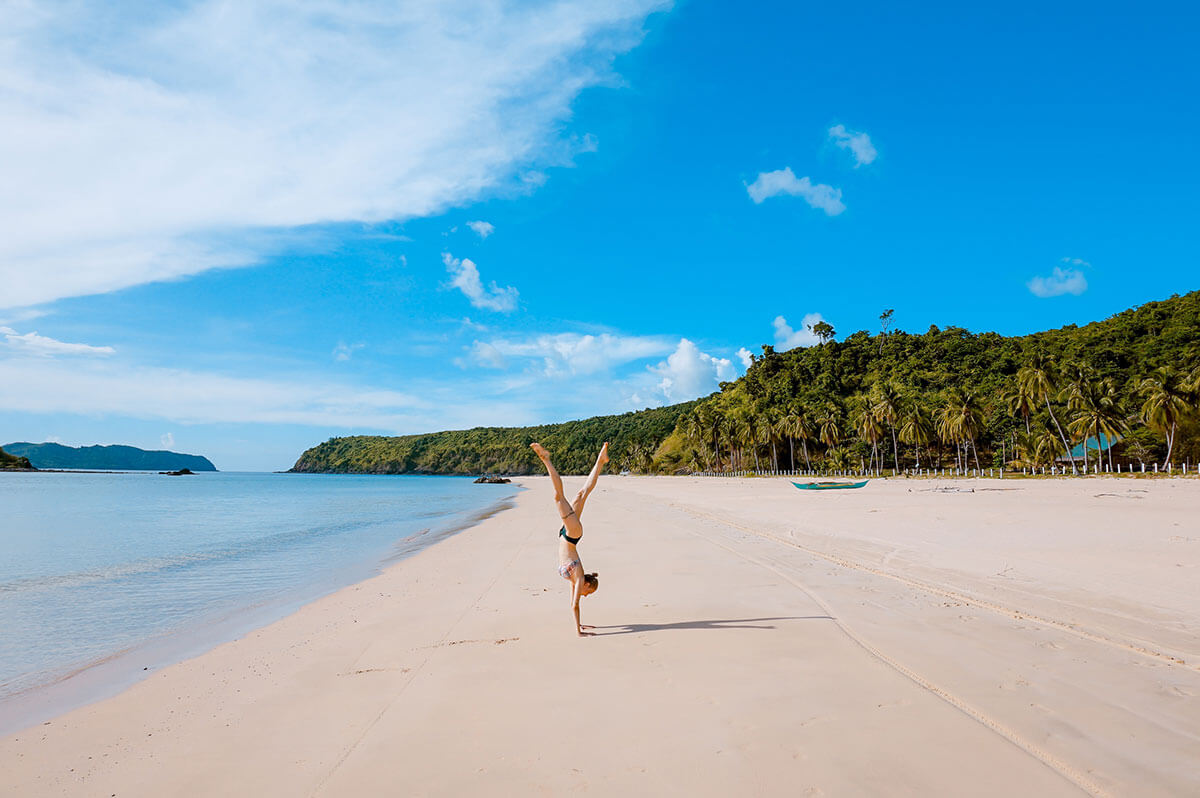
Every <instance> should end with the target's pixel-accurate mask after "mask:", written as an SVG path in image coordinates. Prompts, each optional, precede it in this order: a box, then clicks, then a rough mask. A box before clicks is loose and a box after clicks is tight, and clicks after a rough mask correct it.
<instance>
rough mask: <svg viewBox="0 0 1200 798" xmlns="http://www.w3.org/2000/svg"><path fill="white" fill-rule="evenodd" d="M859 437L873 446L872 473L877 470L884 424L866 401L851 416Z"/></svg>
mask: <svg viewBox="0 0 1200 798" xmlns="http://www.w3.org/2000/svg"><path fill="white" fill-rule="evenodd" d="M851 419H852V421H853V422H854V429H855V431H856V432H857V433H858V435H859V437H860V438H862V439H863V440H864V441H866V442H867V443H870V444H871V468H870V470H871V471H874V470H875V456H876V454H877V453H878V452H879V441H880V440H881V439H882V438H883V424H881V423H880V422H879V417H878V416H876V415H875V413H874V411H873V410H872V408H871V406H870V405H869V404H868V403H867V402H866V401H865V400H864V401H862V402H861V403H860V404H859V405H858V406H857V407H855V408H854V411H853V414H852V416H851Z"/></svg>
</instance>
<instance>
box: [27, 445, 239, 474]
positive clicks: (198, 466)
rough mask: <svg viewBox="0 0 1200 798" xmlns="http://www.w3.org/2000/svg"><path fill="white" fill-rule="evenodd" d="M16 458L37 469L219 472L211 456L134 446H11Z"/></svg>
mask: <svg viewBox="0 0 1200 798" xmlns="http://www.w3.org/2000/svg"><path fill="white" fill-rule="evenodd" d="M4 448H5V449H7V450H8V451H9V452H11V453H12V454H14V455H21V456H24V457H27V458H29V461H30V462H31V463H33V464H34V466H36V467H37V468H70V469H81V470H85V471H177V470H179V469H181V468H189V469H191V470H192V471H216V470H217V469H216V467H215V466H214V465H213V464H212V463H211V462H209V460H208V458H207V457H201V456H199V455H195V454H178V453H176V452H165V451H146V450H145V449H138V448H135V447H133V446H81V447H74V446H63V445H62V444H60V443H7V444H5V445H4Z"/></svg>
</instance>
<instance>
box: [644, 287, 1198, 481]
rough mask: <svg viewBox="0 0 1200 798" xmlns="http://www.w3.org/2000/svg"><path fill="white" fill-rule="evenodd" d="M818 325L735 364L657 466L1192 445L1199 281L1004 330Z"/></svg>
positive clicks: (960, 457) (871, 461) (889, 463)
mask: <svg viewBox="0 0 1200 798" xmlns="http://www.w3.org/2000/svg"><path fill="white" fill-rule="evenodd" d="M890 316H891V314H890V312H889V311H885V312H884V313H883V314H882V315H881V316H880V320H881V322H882V324H881V329H882V330H886V327H887V322H888V321H889V320H890ZM814 332H817V333H818V335H821V333H822V332H824V333H825V335H823V336H821V337H823V338H825V339H826V340H825V341H824V342H823V343H821V344H818V345H817V346H813V347H809V348H805V349H793V350H790V351H788V352H775V351H774V350H773V349H772V348H771V347H769V346H764V347H763V354H762V356H761V357H757V358H755V362H754V363H753V365H752V366H751V367H750V368H749V369H748V371H747V373H746V375H745V376H744V377H742V378H741V379H739V380H737V381H736V382H734V383H727V384H723V385H722V391H721V393H720V394H717V395H714V396H712V397H710V398H708V399H706V400H705V401H703V402H700V403H698V404H697V406H696V408H695V409H694V410H693V411H692V412H691V413H688V414H687V415H686V416H684V417H683V418H681V420H680V424H679V426H678V428H677V429H676V431H675V433H674V434H673V435H672V436H671V437H670V438H669V439H668V441H667V442H666V443H665V444H664V446H663V447H662V450H661V451H660V452H658V458H657V463H658V465H659V467H660V468H662V469H664V470H676V469H679V468H686V469H690V470H702V469H703V470H724V469H729V468H731V467H732V468H737V469H756V468H761V469H788V468H792V467H793V465H792V464H793V462H794V463H795V467H797V468H814V469H817V470H827V471H835V470H849V469H868V470H870V469H876V470H883V469H889V470H890V469H894V468H899V469H904V468H914V467H921V466H922V465H924V466H926V467H928V466H935V467H937V466H947V465H949V466H959V467H964V468H975V467H983V468H988V467H993V466H999V465H1002V464H1007V465H1008V466H1010V467H1014V466H1015V467H1022V466H1049V465H1052V464H1054V463H1056V462H1057V463H1059V464H1060V465H1062V464H1068V463H1071V462H1072V460H1073V459H1080V458H1081V459H1083V460H1085V461H1086V462H1085V463H1082V462H1081V463H1079V465H1080V466H1081V467H1082V466H1085V465H1087V466H1092V467H1094V466H1095V465H1096V459H1095V458H1096V456H1097V455H1098V454H1099V452H1098V451H1097V448H1098V447H1096V441H1099V440H1110V439H1119V441H1120V442H1119V443H1118V444H1117V445H1116V446H1115V447H1113V448H1112V450H1110V451H1105V452H1104V458H1105V459H1104V460H1102V461H1101V462H1102V463H1103V464H1104V465H1110V462H1111V461H1113V458H1116V461H1118V462H1121V463H1126V464H1129V463H1143V462H1144V463H1153V462H1159V463H1162V464H1164V465H1165V463H1166V462H1168V461H1171V462H1174V463H1180V462H1183V461H1185V460H1186V461H1190V462H1191V463H1195V462H1197V459H1198V458H1200V412H1198V404H1200V292H1192V293H1190V294H1187V295H1186V296H1174V297H1171V298H1170V299H1168V300H1165V301H1163V302H1151V303H1147V304H1146V305H1143V306H1141V307H1138V308H1133V309H1131V310H1127V311H1125V312H1123V313H1120V314H1118V315H1116V316H1113V317H1112V318H1109V319H1106V320H1104V321H1100V322H1094V323H1092V324H1088V325H1086V326H1084V327H1077V326H1075V325H1070V326H1067V327H1063V328H1061V329H1057V330H1050V331H1046V332H1040V333H1035V334H1033V335H1026V336H1019V337H1011V338H1006V337H1004V336H1001V335H997V334H996V333H980V334H976V333H971V332H969V331H967V330H964V329H961V328H957V327H951V328H948V329H945V330H942V329H938V328H937V327H931V328H930V329H929V331H928V332H926V333H924V334H922V335H913V334H910V333H906V332H900V331H897V332H891V333H887V332H883V331H881V332H880V333H879V334H876V335H871V334H869V333H867V332H856V333H854V334H853V335H850V336H849V337H847V338H846V339H845V340H843V341H835V340H831V339H832V332H833V331H832V329H827V330H825V331H821V330H814ZM1102 436H1103V437H1102ZM1085 441H1087V442H1088V443H1089V444H1090V446H1085V445H1081V444H1083V443H1084V442H1085ZM1072 449H1075V450H1076V451H1075V454H1074V458H1072V457H1070V456H1068V452H1070V451H1071V450H1072Z"/></svg>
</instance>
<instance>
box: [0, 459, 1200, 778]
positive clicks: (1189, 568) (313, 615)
mask: <svg viewBox="0 0 1200 798" xmlns="http://www.w3.org/2000/svg"><path fill="white" fill-rule="evenodd" d="M566 481H567V483H568V489H570V488H571V487H572V485H573V483H574V482H576V481H577V478H575V479H572V478H568V479H567V480H566ZM1006 482H1007V480H1006ZM918 484H921V483H909V484H907V485H906V484H904V481H903V480H881V481H880V482H879V483H878V484H874V483H873V484H872V485H871V486H868V488H866V489H865V490H861V491H846V492H842V491H833V492H829V493H809V492H805V491H797V490H795V489H794V488H792V487H791V485H790V484H788V483H787V481H786V480H785V479H779V480H770V479H765V478H764V479H757V480H744V479H737V478H734V479H719V478H690V477H619V478H618V477H611V476H607V477H604V478H602V480H601V483H600V486H599V488H598V489H597V494H594V495H593V498H592V499H591V500H590V501H589V504H588V519H587V522H586V530H587V532H586V534H587V537H586V538H585V540H584V542H583V543H581V545H580V551H581V553H582V554H583V557H584V558H585V563H586V567H588V568H589V569H590V568H597V569H598V570H599V571H600V572H601V585H602V588H601V590H600V591H599V592H598V593H597V594H596V596H594V597H589V598H587V599H585V600H584V602H583V621H584V623H592V624H595V625H596V626H597V629H596V632H597V636H596V637H594V638H590V639H582V640H581V639H579V638H576V637H575V636H574V633H573V622H571V620H570V618H569V607H568V602H567V595H566V589H565V588H564V585H565V583H564V582H562V580H561V579H559V578H558V577H557V574H555V573H553V569H554V567H555V549H554V541H553V532H554V530H553V528H552V527H553V526H554V523H553V522H554V520H555V519H554V518H553V517H552V508H551V506H550V505H549V501H548V498H549V497H548V487H549V486H548V480H546V479H545V478H544V477H542V478H536V477H535V478H523V479H521V480H520V481H519V483H518V485H519V486H520V487H521V488H524V490H522V491H521V492H519V493H518V494H517V495H516V496H515V497H514V499H513V504H514V507H513V508H512V509H511V510H508V511H506V512H502V513H498V514H496V515H493V516H492V517H490V518H488V519H486V520H484V521H482V522H481V523H479V524H477V525H475V526H473V527H471V530H472V534H470V535H454V536H452V537H450V538H447V539H446V540H444V541H442V543H441V544H440V545H436V546H428V547H426V548H424V549H422V550H421V551H420V552H418V553H417V554H416V555H415V556H411V557H408V558H406V559H404V560H403V561H402V562H399V563H395V564H394V565H392V566H389V567H388V568H386V569H384V570H383V571H382V572H381V573H380V574H378V575H376V576H374V577H371V578H370V579H367V580H365V581H363V582H359V583H357V584H354V585H350V586H348V587H345V588H343V589H341V590H339V591H337V592H335V593H332V594H330V595H327V596H325V597H323V598H321V599H319V600H317V601H314V602H312V603H310V604H307V605H305V606H304V607H301V608H300V609H299V610H298V611H297V612H295V613H293V614H291V615H288V616H286V617H285V618H282V619H280V620H278V621H276V622H275V623H273V624H271V625H269V626H266V627H263V628H260V629H258V630H256V631H254V632H252V633H250V634H247V635H246V636H244V637H242V638H239V639H237V640H234V641H230V642H228V643H225V644H222V645H220V646H218V647H216V648H215V649H213V650H211V651H209V652H207V653H205V654H203V655H201V656H199V657H196V658H193V659H191V660H187V661H185V662H181V663H178V664H176V665H173V666H170V667H169V668H166V669H164V670H162V671H160V672H157V673H154V674H152V676H151V678H148V679H145V680H143V681H141V682H139V683H138V684H136V685H134V686H133V687H131V688H130V689H128V690H126V691H125V692H123V693H121V694H120V695H118V696H116V697H115V698H111V699H108V700H105V701H101V702H98V703H96V704H93V705H90V706H88V707H84V708H82V709H79V710H76V711H74V712H71V713H68V714H67V715H65V716H61V717H59V718H56V719H55V720H54V721H52V722H51V723H50V724H48V725H45V726H40V727H33V728H31V729H27V730H26V731H24V732H22V733H20V734H18V735H13V736H9V737H6V738H3V739H0V763H4V764H5V768H2V769H0V792H4V791H12V792H13V793H14V794H35V795H36V794H48V793H51V792H53V793H55V794H58V793H66V794H95V793H104V794H111V793H117V794H119V795H125V796H127V795H160V794H179V793H181V792H186V793H188V794H199V795H220V794H228V793H229V792H230V791H231V790H232V791H238V790H240V791H246V790H248V789H250V790H254V791H255V792H256V794H263V795H296V794H306V795H347V794H378V793H379V792H381V791H391V792H399V793H402V794H441V795H448V794H463V793H478V792H490V793H492V794H496V793H500V794H529V793H537V792H543V793H551V794H559V793H564V792H565V793H576V792H585V791H599V792H602V793H605V794H622V793H625V794H628V793H643V794H644V793H646V792H662V791H672V790H674V791H681V790H688V791H691V792H695V793H697V794H699V795H727V794H730V793H731V792H736V791H738V790H739V789H740V790H743V791H744V790H745V789H746V788H747V787H748V786H749V787H751V788H752V789H754V790H755V791H756V792H757V793H759V794H772V795H774V794H780V795H784V794H788V795H791V794H802V793H803V792H804V791H805V790H806V789H807V790H812V791H814V794H816V792H815V791H825V792H830V793H834V794H847V793H858V794H863V793H871V792H875V793H879V792H881V791H888V790H891V791H908V792H912V793H916V794H966V793H971V794H977V795H997V796H999V795H1011V794H1038V795H1078V794H1080V793H1081V792H1084V793H1092V794H1133V793H1134V792H1136V793H1137V794H1139V795H1172V794H1186V793H1189V792H1193V791H1195V790H1196V789H1198V788H1200V776H1198V775H1197V774H1196V773H1195V772H1194V767H1193V765H1194V756H1193V752H1194V750H1195V745H1196V744H1197V743H1198V742H1200V721H1197V720H1196V719H1197V718H1198V717H1200V713H1198V712H1197V711H1196V710H1197V708H1198V707H1197V702H1198V699H1197V696H1200V628H1197V625H1196V623H1195V618H1196V617H1197V610H1200V597H1197V596H1196V595H1195V592H1194V590H1189V589H1188V586H1189V585H1193V586H1194V580H1195V576H1196V573H1197V570H1196V569H1197V568H1200V554H1198V552H1200V534H1196V533H1194V532H1192V531H1191V530H1190V529H1185V528H1184V527H1183V526H1181V525H1180V524H1181V522H1186V520H1187V519H1188V518H1191V517H1194V515H1195V513H1196V512H1197V511H1200V486H1198V485H1197V483H1196V482H1195V481H1191V480H1189V481H1183V480H1178V481H1175V482H1154V483H1140V484H1138V485H1137V486H1136V488H1137V489H1136V490H1129V488H1130V487H1132V485H1131V484H1130V483H1128V482H1125V483H1120V482H1117V481H1115V480H1114V481H1111V482H1109V483H1108V484H1107V485H1104V483H1102V482H1099V481H1091V482H1086V483H1085V482H1081V481H1070V480H1068V481H1064V482H1051V481H1041V480H1039V481H1025V482H1023V484H1021V485H1020V486H1013V485H1011V484H1008V485H1006V486H1005V487H1006V488H1012V487H1019V488H1020V489H1019V490H1016V491H1014V490H1011V489H1006V490H995V488H998V487H1000V484H999V480H992V481H990V482H989V481H987V480H979V486H980V487H981V488H983V490H979V491H976V492H974V493H969V492H959V491H955V492H950V493H941V492H934V491H930V490H919V489H918V490H910V488H916V486H917V485H918ZM925 484H928V483H925ZM1097 487H1107V488H1109V490H1107V491H1098V490H1096V488H1097ZM989 488H991V490H989ZM1144 489H1148V490H1144ZM747 677H752V678H747ZM564 702H566V703H564ZM564 712H567V713H569V715H573V716H576V717H579V718H581V721H580V722H579V723H577V724H573V725H572V732H571V734H569V735H567V736H566V737H565V738H564V736H563V724H564ZM581 752H586V753H585V754H581ZM218 762H219V763H220V767H214V764H215V763H218Z"/></svg>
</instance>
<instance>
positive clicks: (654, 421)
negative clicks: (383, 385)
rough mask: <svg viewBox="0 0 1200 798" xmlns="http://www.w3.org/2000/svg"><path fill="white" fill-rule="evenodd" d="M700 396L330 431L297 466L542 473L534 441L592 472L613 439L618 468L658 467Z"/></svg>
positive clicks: (576, 470) (570, 469)
mask: <svg viewBox="0 0 1200 798" xmlns="http://www.w3.org/2000/svg"><path fill="white" fill-rule="evenodd" d="M695 404H696V403H695V402H684V403H683V404H678V405H671V406H670V407H659V408H651V409H648V410H639V411H637V412H629V413H624V414H622V415H617V416H597V417H595V418H588V419H584V420H582V421H568V422H566V423H564V424H546V425H543V426H539V427H477V428H475V429H469V430H455V431H451V432H433V433H429V434H425V435H402V436H398V437H382V436H377V435H356V436H352V437H347V438H330V439H329V440H327V441H325V443H322V444H320V445H319V446H314V447H313V448H311V449H309V450H308V451H306V452H305V453H304V454H302V455H301V456H300V459H299V460H297V461H296V465H294V466H293V467H292V469H291V470H292V471H296V472H309V473H312V472H319V473H339V474H347V473H354V474H539V473H545V470H544V469H543V468H542V464H541V461H539V460H538V459H537V456H536V455H534V453H533V451H532V450H530V448H529V444H530V443H532V442H534V441H539V442H540V443H541V444H542V445H543V446H545V447H546V448H547V449H549V450H550V454H551V455H552V456H553V458H554V465H555V468H557V469H559V471H561V472H562V473H564V474H586V473H587V472H588V470H589V469H591V467H592V464H593V463H594V462H595V459H596V453H597V452H598V451H599V450H600V445H601V444H602V443H604V442H605V441H609V451H610V456H611V458H612V461H613V463H614V464H615V465H617V467H619V468H628V469H634V470H638V471H650V470H653V469H654V467H655V465H654V453H655V450H657V449H658V447H659V445H660V444H661V443H662V441H663V440H664V439H665V438H666V437H667V436H668V435H670V434H671V432H672V431H673V430H674V429H675V427H676V425H677V423H678V421H679V418H680V417H681V416H683V415H684V414H685V413H687V412H689V411H690V410H691V409H692V408H693V407H694V406H695Z"/></svg>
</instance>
